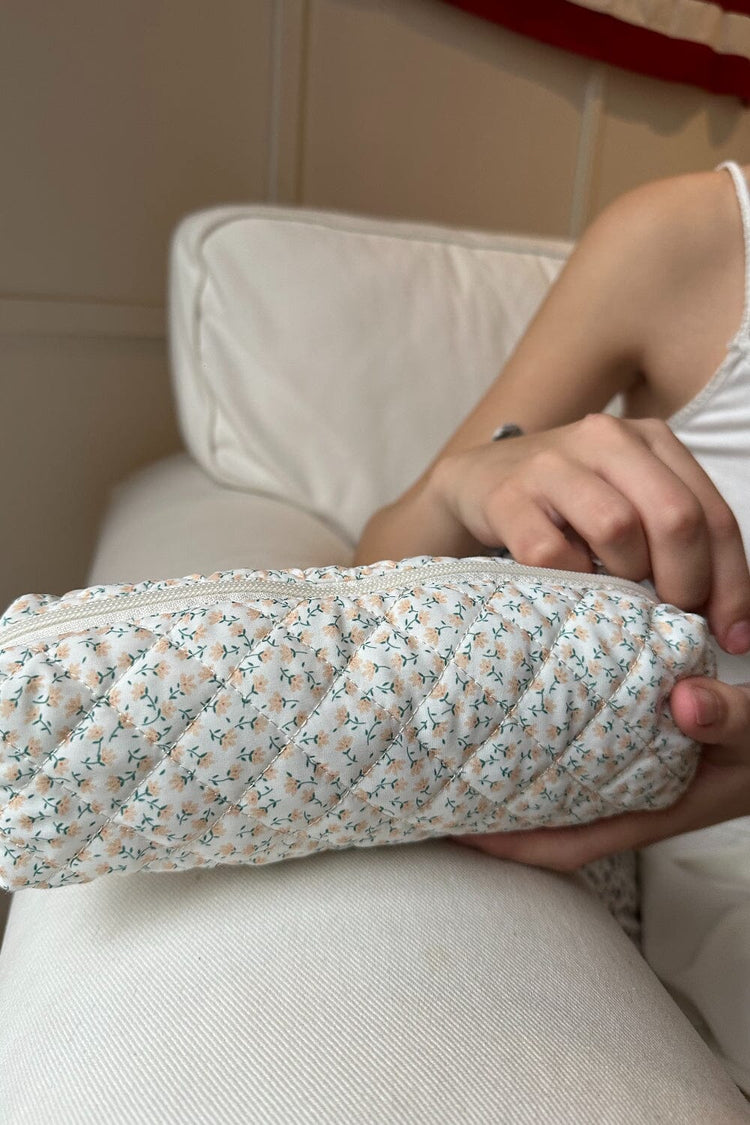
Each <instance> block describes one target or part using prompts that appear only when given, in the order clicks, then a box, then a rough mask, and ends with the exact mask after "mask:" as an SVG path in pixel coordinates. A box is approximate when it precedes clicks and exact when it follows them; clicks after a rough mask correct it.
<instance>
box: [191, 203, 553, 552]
mask: <svg viewBox="0 0 750 1125" xmlns="http://www.w3.org/2000/svg"><path fill="white" fill-rule="evenodd" d="M572 246H573V243H572V242H568V241H564V240H559V239H544V238H536V237H524V236H518V235H510V234H491V233H482V232H479V231H468V230H455V229H451V228H447V227H438V226H431V225H425V224H417V223H407V222H392V221H384V220H379V219H370V218H363V217H357V216H352V215H344V214H338V213H331V212H323V211H312V210H303V209H292V208H280V207H273V206H267V205H257V206H255V205H236V206H223V207H215V208H211V209H207V210H204V211H200V212H195V213H192V214H189V215H187V216H185V217H184V218H183V219H182V220H181V221H180V223H179V224H178V226H177V227H176V228H175V230H174V232H173V235H172V240H171V245H170V261H169V341H170V359H171V366H172V376H173V383H174V390H175V395H176V400H177V411H178V417H179V421H180V426H181V429H182V434H183V437H184V440H185V443H186V445H187V447H188V449H189V450H190V451H191V453H192V454H193V456H194V457H195V459H196V460H197V461H198V462H199V463H200V464H201V465H202V466H203V468H204V469H205V470H206V471H207V472H208V473H209V474H210V475H211V476H212V477H213V478H214V479H216V480H217V481H220V482H222V483H224V484H226V485H228V486H230V487H233V488H240V489H249V490H253V491H256V492H260V493H264V494H267V495H270V496H273V497H277V498H282V499H284V500H287V501H288V502H290V503H292V504H295V505H299V506H301V507H303V508H305V509H306V510H308V511H312V512H314V513H315V514H316V515H317V516H318V517H319V518H320V519H322V520H324V521H326V522H328V523H329V524H330V526H331V527H332V528H334V529H335V530H336V531H337V532H338V533H339V534H340V535H342V536H343V537H344V538H345V539H347V540H349V541H350V542H351V543H352V544H354V543H356V541H357V540H358V538H359V535H360V532H361V530H362V528H363V527H364V524H365V523H366V522H367V519H368V518H369V517H370V516H371V515H372V513H373V512H374V511H375V510H376V509H377V508H380V507H382V506H383V505H384V504H387V503H389V502H391V501H392V500H394V499H396V497H397V496H399V495H400V494H401V493H402V492H403V491H405V489H406V488H408V487H409V485H410V484H412V483H413V481H414V480H416V479H417V477H418V476H419V475H420V474H421V473H422V472H423V470H424V469H425V468H426V466H427V465H428V464H429V462H430V461H431V460H432V458H433V457H434V455H435V454H436V453H437V452H438V450H439V449H440V448H441V447H442V445H443V444H444V443H445V442H446V441H447V440H448V438H449V437H450V435H451V434H452V433H453V431H454V430H455V429H456V428H457V426H458V425H459V424H460V422H461V421H462V420H463V418H464V417H466V415H467V414H468V413H469V412H470V410H471V409H472V408H473V406H474V405H475V404H476V403H477V402H478V400H479V399H480V398H481V397H482V395H483V394H484V392H485V391H486V389H487V387H488V386H489V385H490V383H491V382H492V381H493V380H494V379H495V378H496V376H497V375H498V373H499V371H500V370H501V368H502V366H503V364H504V363H505V361H506V359H507V358H508V357H509V355H510V353H511V351H512V350H513V348H514V346H515V344H516V341H517V340H518V339H519V337H520V336H521V334H522V333H523V331H524V329H525V327H526V326H527V324H528V323H529V321H530V320H531V318H532V317H533V315H534V313H535V311H536V309H537V308H538V306H539V304H540V303H541V301H542V299H543V297H544V295H545V293H546V291H547V289H548V287H549V286H550V284H551V283H552V282H553V281H554V279H555V278H556V276H557V274H558V273H559V271H560V269H561V268H562V266H563V264H564V262H565V259H566V258H567V256H568V254H569V253H570V251H571V249H572ZM503 420H504V419H498V424H499V423H500V422H502V421H503ZM488 440H489V435H488Z"/></svg>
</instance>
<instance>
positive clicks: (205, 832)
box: [185, 598, 583, 844]
mask: <svg viewBox="0 0 750 1125" xmlns="http://www.w3.org/2000/svg"><path fill="white" fill-rule="evenodd" d="M582 600H583V598H580V599H579V600H578V602H576V603H575V605H574V606H573V607H572V608H570V609H569V611H568V614H567V616H566V617H565V618H564V620H563V621H562V622H561V624H560V628H559V630H558V632H557V635H556V637H555V638H553V640H552V641H551V643H550V648H549V651H548V653H547V656H546V657H545V660H544V663H543V664H542V665H541V667H540V668H539V671H538V672H537V675H536V676H535V677H533V678H532V680H531V681H530V683H529V684H528V685H527V688H526V689H525V691H524V692H523V693H522V695H521V696H519V698H518V700H517V701H516V703H515V705H514V707H518V706H519V704H520V703H521V701H522V699H523V698H524V697H525V695H526V694H527V692H528V691H530V690H531V688H532V687H533V684H534V681H535V680H536V679H537V677H538V676H539V675H540V674H541V673H542V671H543V670H544V668H545V667H546V665H547V663H548V662H549V660H550V659H551V657H552V655H553V651H554V645H555V641H556V639H557V637H559V635H560V633H562V631H563V630H564V629H565V626H566V625H567V623H568V621H569V620H570V618H571V617H572V616H573V615H574V614H575V613H576V612H577V610H578V606H579V605H580V602H581V601H582ZM388 612H390V610H389V611H388ZM488 612H489V610H488V607H487V606H486V605H485V606H484V607H482V608H481V609H480V610H479V612H478V613H477V614H476V616H475V617H474V618H473V620H471V621H469V622H468V623H467V625H466V628H465V629H464V632H463V633H462V635H461V638H460V640H458V641H457V642H456V647H455V649H454V650H453V653H452V654H451V659H450V660H448V661H446V662H445V663H444V665H443V670H442V672H441V675H440V677H439V678H438V680H437V681H436V682H435V684H434V685H433V687H432V689H431V693H432V691H434V690H435V688H436V687H437V686H438V685H439V684H440V683H442V676H443V675H444V673H445V671H446V668H447V667H448V665H449V664H452V662H453V657H454V656H455V652H456V649H458V648H459V647H460V644H461V643H462V642H463V640H464V638H465V637H466V635H467V633H468V631H469V630H470V629H471V628H472V627H473V625H474V624H475V623H476V622H477V621H478V620H479V619H480V618H482V617H486V616H487V614H488ZM389 624H390V625H391V627H393V623H392V622H391V621H389ZM377 627H378V626H377V625H376V629H377ZM374 631H375V630H373V632H374ZM370 635H372V634H370ZM528 635H529V634H528V633H526V636H527V637H528ZM367 640H369V636H368V637H367V638H366V639H365V640H364V641H363V642H362V644H361V645H360V646H359V647H358V648H357V650H356V652H359V651H360V649H361V648H362V647H363V646H364V645H365V644H366V643H367ZM430 651H431V652H432V653H433V655H436V656H438V658H439V659H441V660H442V659H443V658H442V657H441V656H440V654H439V653H436V652H435V650H434V649H432V648H430ZM345 674H346V672H345V670H344V669H342V672H341V673H340V676H341V675H345ZM467 675H468V677H469V679H472V680H473V677H471V676H470V675H469V674H468V673H467ZM340 676H339V677H336V680H338V679H339V678H340ZM334 682H335V681H334ZM352 682H353V681H352ZM473 682H474V683H477V681H475V680H474V681H473ZM355 686H356V685H355ZM478 686H479V687H480V688H482V685H481V684H478ZM332 687H333V685H331V688H329V692H330V690H331V689H332ZM482 690H483V689H482ZM326 694H328V693H326ZM323 698H325V697H323ZM428 699H429V696H427V697H426V698H425V699H424V700H423V701H422V703H421V704H420V707H421V706H423V705H424V704H425V703H426V702H427V701H428ZM322 702H323V699H321V700H320V701H319V704H318V706H320V704H321V703H322ZM420 707H418V708H417V709H416V710H415V711H413V712H412V713H411V715H410V716H408V717H407V718H405V719H404V720H403V722H402V725H401V727H400V729H399V730H398V731H397V732H396V734H395V735H394V736H393V738H392V739H390V740H389V742H388V745H387V746H386V747H385V749H384V750H383V752H382V753H381V754H380V755H379V756H378V757H377V758H376V759H375V760H374V761H373V762H371V763H370V765H369V766H368V768H367V769H366V770H365V771H364V773H362V774H360V775H359V777H358V778H357V779H356V781H354V782H352V784H351V785H350V786H349V788H348V789H347V790H346V792H345V793H343V794H342V796H341V797H340V798H339V799H338V800H337V801H336V803H335V804H334V805H332V806H331V808H329V809H326V810H325V811H324V812H323V813H321V814H320V815H319V816H317V817H315V818H314V819H313V820H311V821H308V822H306V825H305V827H304V828H302V829H288V830H287V831H289V832H296V833H300V832H304V831H306V830H307V829H308V828H309V827H310V826H311V825H312V824H316V823H318V822H319V821H320V820H322V819H323V818H324V817H327V816H330V815H331V813H333V812H335V811H336V809H337V808H339V807H340V806H341V805H342V804H343V802H344V801H345V800H346V798H347V797H348V796H349V795H350V794H352V793H353V788H354V785H361V783H362V781H363V780H364V778H365V777H367V775H368V774H369V773H371V771H372V770H373V769H375V767H376V766H377V765H378V763H379V762H380V761H381V760H382V759H383V757H384V756H385V754H386V753H387V751H388V749H389V747H390V746H391V745H392V744H393V742H395V740H396V739H397V738H398V737H399V735H400V734H401V733H402V732H403V730H404V728H405V727H406V726H407V725H408V724H409V723H410V722H411V721H412V719H413V718H414V716H415V715H416V714H417V712H418V711H419V709H420ZM383 710H385V709H383ZM511 710H513V709H512V708H511ZM387 713H388V714H390V712H387ZM509 714H510V711H508V712H506V714H505V715H504V716H503V719H502V721H501V723H502V722H505V720H506V719H507V718H508V715H509ZM392 717H395V716H392ZM500 725H501V724H500ZM495 729H496V730H497V729H499V728H498V727H496V728H495ZM488 737H491V736H488ZM291 741H294V740H293V739H292V740H291ZM294 745H295V746H296V745H297V744H296V743H294ZM481 745H483V744H481ZM480 748H481V746H480V747H477V750H478V749H480ZM297 749H299V750H300V751H301V752H303V753H305V751H303V750H302V747H299V746H298V747H297ZM477 750H475V751H474V753H477ZM434 756H435V757H437V759H438V761H439V762H440V764H441V765H442V766H443V768H444V769H445V770H446V772H448V773H449V772H450V771H449V769H448V767H447V766H446V764H445V762H444V761H443V760H442V758H440V756H439V755H437V754H435V755H434ZM276 757H278V755H277V756H276ZM310 757H311V759H312V760H313V761H315V759H314V758H312V755H310ZM273 761H276V758H274V759H273ZM271 764H272V762H269V764H268V766H266V767H265V769H268V767H269V766H270V765H271ZM318 764H319V765H322V763H318ZM464 764H465V763H464ZM265 769H264V771H263V772H265ZM323 769H325V766H323ZM326 772H328V771H326ZM259 776H262V774H261V775H259ZM257 780H258V779H257V778H256V779H254V781H253V782H251V783H250V785H248V787H247V789H246V790H245V791H244V792H243V793H242V794H241V795H240V797H239V798H238V799H237V800H238V801H241V800H242V799H243V798H244V796H245V793H247V791H248V790H249V789H250V788H251V787H252V785H253V784H255V781H257ZM448 780H450V779H448ZM446 784H448V781H446V782H445V783H444V785H446ZM443 787H444V786H442V787H441V788H443ZM354 795H355V796H357V795H356V794H354ZM437 795H438V794H436V796H437ZM357 800H363V799H362V798H361V797H357ZM363 803H364V804H366V805H369V806H370V808H372V809H373V810H374V811H376V812H379V813H381V814H384V815H385V816H386V817H388V818H389V819H391V820H393V819H396V818H395V817H394V816H393V815H392V814H390V813H387V812H385V810H382V809H380V808H378V806H377V805H374V804H373V803H372V802H371V801H370V800H367V799H365V800H364V801H363ZM232 808H236V809H237V810H238V811H239V812H240V813H241V815H243V816H246V815H247V814H246V813H245V812H244V810H243V809H242V808H240V807H239V804H238V803H237V802H233V803H230V805H229V807H228V808H226V809H225V810H224V812H223V813H222V814H221V816H219V817H218V818H217V819H216V820H215V821H213V822H212V824H211V826H210V828H209V829H207V830H203V831H202V832H201V833H200V834H199V835H198V836H193V837H190V838H189V839H188V840H186V841H185V843H186V844H188V843H190V842H191V841H192V840H196V839H200V838H201V837H203V836H206V835H208V834H209V833H211V832H212V831H213V829H214V827H215V826H216V824H218V822H219V821H220V820H223V818H224V817H225V816H227V815H228V813H229V812H230V811H231V809H232ZM259 823H262V824H265V821H259ZM269 827H271V826H269Z"/></svg>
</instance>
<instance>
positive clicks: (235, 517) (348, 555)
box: [87, 453, 356, 585]
mask: <svg viewBox="0 0 750 1125" xmlns="http://www.w3.org/2000/svg"><path fill="white" fill-rule="evenodd" d="M355 546H356V544H354V543H347V542H346V541H345V540H343V539H342V538H341V536H340V535H338V534H337V533H336V532H335V531H334V530H332V529H331V528H330V527H328V526H327V525H326V524H325V523H324V522H323V521H321V520H320V519H319V518H318V517H316V516H314V515H312V514H311V513H310V512H307V511H305V510H304V509H303V508H300V507H297V506H295V505H293V504H289V503H287V502H285V501H283V500H279V499H276V498H274V497H269V496H265V495H261V494H259V493H255V492H248V491H244V490H243V491H239V490H236V489H232V488H228V487H227V486H226V485H222V484H217V483H216V481H214V480H212V479H211V478H210V477H209V476H207V474H206V473H205V472H204V471H203V470H202V469H201V468H199V467H198V466H197V465H196V464H195V462H194V461H193V460H192V459H191V458H190V456H189V455H188V454H186V453H179V454H174V455H172V456H170V457H165V458H162V459H161V460H159V461H155V462H154V463H153V464H151V465H148V466H147V467H146V468H145V469H141V470H140V471H139V472H137V473H134V474H133V475H131V476H129V477H127V478H126V479H125V480H124V481H122V482H121V483H120V484H119V485H118V486H117V487H116V488H115V489H114V491H113V492H112V494H111V498H110V503H109V507H108V509H107V512H106V515H105V518H104V521H103V524H102V527H101V530H100V533H99V539H98V543H97V547H96V551H95V553H94V558H93V560H92V563H91V566H90V568H89V574H88V579H87V582H88V584H89V585H98V584H105V583H110V582H139V581H142V580H143V579H144V578H154V579H155V578H165V577H174V578H181V577H183V576H184V575H186V574H211V573H212V572H213V571H216V570H233V569H239V568H247V569H250V570H258V569H262V568H271V567H279V568H283V567H291V566H297V567H310V566H330V565H333V564H334V563H335V564H339V565H341V566H349V565H351V559H352V558H353V556H354V548H355Z"/></svg>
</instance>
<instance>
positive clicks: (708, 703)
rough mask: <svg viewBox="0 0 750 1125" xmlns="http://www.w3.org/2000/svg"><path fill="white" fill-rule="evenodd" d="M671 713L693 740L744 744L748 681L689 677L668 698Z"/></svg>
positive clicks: (749, 710) (749, 713) (749, 708)
mask: <svg viewBox="0 0 750 1125" xmlns="http://www.w3.org/2000/svg"><path fill="white" fill-rule="evenodd" d="M669 707H670V710H671V712H672V716H673V718H674V720H675V722H676V723H677V725H678V727H679V728H680V730H681V731H682V732H683V734H686V735H688V737H690V738H694V739H695V741H696V742H707V743H729V744H731V743H740V742H741V743H743V744H744V743H746V742H747V740H748V730H750V683H743V684H725V683H722V682H721V680H712V679H710V678H709V677H707V676H690V677H688V678H686V679H684V680H680V682H679V683H678V684H675V686H674V688H673V689H672V693H671V695H670V697H669Z"/></svg>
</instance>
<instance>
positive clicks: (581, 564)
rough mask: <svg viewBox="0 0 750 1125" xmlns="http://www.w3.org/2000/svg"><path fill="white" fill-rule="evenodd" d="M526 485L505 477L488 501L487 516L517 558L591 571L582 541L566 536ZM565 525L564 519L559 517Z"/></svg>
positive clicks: (591, 563) (541, 563) (588, 556)
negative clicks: (513, 484)
mask: <svg viewBox="0 0 750 1125" xmlns="http://www.w3.org/2000/svg"><path fill="white" fill-rule="evenodd" d="M553 517H554V513H550V514H548V513H546V512H544V511H543V510H542V508H541V507H540V506H539V505H538V504H537V503H536V502H535V501H534V500H533V499H532V497H531V496H530V495H529V493H528V492H527V491H526V490H525V489H520V488H518V487H517V486H515V487H514V486H512V482H510V481H504V482H503V484H502V485H501V486H500V488H498V489H496V490H495V492H493V493H492V495H491V496H490V498H489V500H488V502H487V518H488V520H489V522H490V524H491V526H492V528H493V531H495V533H496V534H497V535H498V537H499V538H500V540H501V542H502V543H504V544H505V546H506V547H507V548H508V550H509V551H510V553H511V555H512V556H513V558H514V559H515V560H516V562H520V563H523V564H524V565H525V566H541V567H551V568H553V569H560V570H578V571H584V572H586V573H589V574H590V573H592V572H593V570H594V564H593V561H592V559H591V555H590V553H589V552H588V551H587V550H586V547H585V544H582V543H577V542H575V541H573V540H571V539H567V538H566V536H565V535H564V534H563V531H562V530H561V528H560V527H559V526H558V525H557V522H556V521H555V519H554V518H553ZM559 522H560V524H563V525H564V522H565V521H564V519H562V518H560V520H559Z"/></svg>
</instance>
